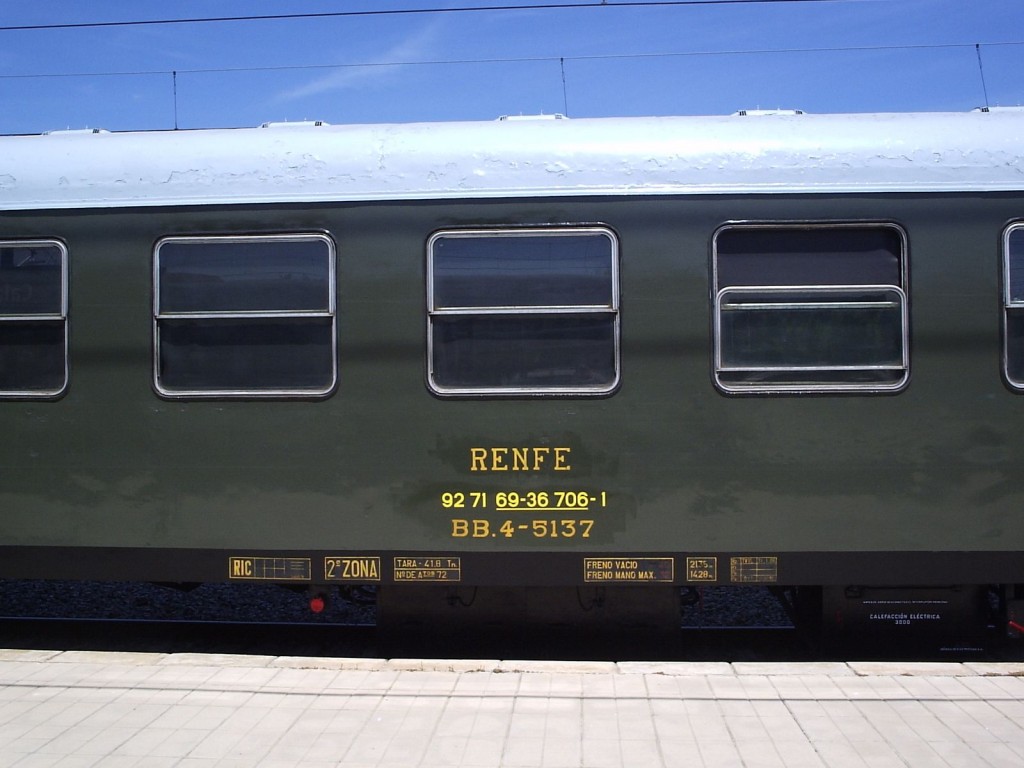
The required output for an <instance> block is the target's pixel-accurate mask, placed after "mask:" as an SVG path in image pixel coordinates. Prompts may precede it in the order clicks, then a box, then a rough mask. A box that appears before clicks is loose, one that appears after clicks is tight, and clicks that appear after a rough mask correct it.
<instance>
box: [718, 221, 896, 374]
mask: <svg viewBox="0 0 1024 768" xmlns="http://www.w3.org/2000/svg"><path fill="white" fill-rule="evenodd" d="M714 255H715V264H714V267H715V279H716V284H715V288H714V290H715V302H716V312H717V316H716V338H715V344H716V349H715V354H716V360H715V363H716V369H715V375H716V378H717V381H718V383H719V385H720V386H721V387H722V388H723V389H726V390H727V391H730V392H781V391H788V392H807V393H810V392H828V391H833V392H834V391H844V390H845V391H850V392H853V391H865V390H868V391H870V390H872V389H873V390H876V391H882V390H887V391H893V390H895V389H897V388H899V387H900V386H902V385H904V384H905V383H906V382H907V380H908V377H909V367H908V360H909V357H908V351H907V343H908V337H907V307H906V294H905V288H904V274H905V270H906V265H905V263H904V259H905V255H904V245H903V237H902V233H901V232H900V230H898V229H896V228H895V227H892V226H886V225H869V226H859V225H855V226H849V225H834V226H832V225H817V226H809V225H808V226H781V225H780V226H760V225H736V226H730V227H726V228H725V229H723V230H721V231H720V232H719V233H718V234H717V235H716V238H715V248H714ZM869 286H870V287H869ZM876 286H878V287H876ZM882 286H892V287H891V288H888V287H882Z"/></svg>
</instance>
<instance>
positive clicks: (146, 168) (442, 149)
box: [0, 110, 1024, 210]
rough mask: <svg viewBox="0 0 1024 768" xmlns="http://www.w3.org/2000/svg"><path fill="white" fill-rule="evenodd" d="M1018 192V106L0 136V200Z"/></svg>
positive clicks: (78, 203) (1023, 154)
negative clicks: (1004, 108)
mask: <svg viewBox="0 0 1024 768" xmlns="http://www.w3.org/2000/svg"><path fill="white" fill-rule="evenodd" d="M1020 190H1024V111H1018V110H1009V111H1005V112H991V113H983V112H970V113H917V114H871V115H868V114H860V115H792V114H768V115H758V116H728V117H666V118H602V119H586V120H550V121H526V120H522V121H519V120H517V121H493V122H481V123H432V124H427V123H411V124H400V125H354V126H327V125H322V126H312V125H310V126H303V127H297V128H293V129H290V130H286V131H282V130H279V129H276V128H251V129H217V130H200V131H166V132H136V133H88V134H81V133H65V134H53V135H43V136H12V137H2V138H0V210H32V209H67V208H117V207H153V206H172V205H203V204H241V203H246V204H258V203H314V202H330V201H338V202H347V201H352V202H364V201H375V200H433V199H450V198H459V199H472V198H501V197H562V196H569V197H573V196H587V195H612V196H621V195H680V194H681V195H697V194H735V193H781V192H793V193H814V192H822V193H825V192H831V193H844V192H850V193H857V192H860V193H867V192H957V191H984V192H997V191H1020Z"/></svg>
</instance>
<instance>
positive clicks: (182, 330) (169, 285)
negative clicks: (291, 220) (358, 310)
mask: <svg viewBox="0 0 1024 768" xmlns="http://www.w3.org/2000/svg"><path fill="white" fill-rule="evenodd" d="M334 262H335V250H334V243H333V241H332V240H331V239H330V238H328V237H326V236H324V235H318V234H298V235H265V236H244V237H243V236H225V237H168V238H164V239H163V240H161V241H160V242H158V243H157V245H156V250H155V254H154V259H153V279H154V283H155V290H154V292H153V295H154V325H153V333H154V348H155V359H154V369H155V370H154V375H155V382H156V389H157V391H158V392H159V393H160V394H161V395H164V396H167V397H318V396H323V395H326V394H328V393H330V392H331V390H333V388H334V383H335V380H336V378H337V354H336V349H337V343H336V331H335V289H334V284H335V280H334V274H335V263H334Z"/></svg>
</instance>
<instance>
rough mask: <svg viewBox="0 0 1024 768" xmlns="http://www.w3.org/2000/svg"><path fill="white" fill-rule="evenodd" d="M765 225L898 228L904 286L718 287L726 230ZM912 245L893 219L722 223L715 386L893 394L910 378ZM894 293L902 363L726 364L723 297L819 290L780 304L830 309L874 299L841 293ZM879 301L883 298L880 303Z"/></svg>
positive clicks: (714, 266) (715, 278)
mask: <svg viewBox="0 0 1024 768" xmlns="http://www.w3.org/2000/svg"><path fill="white" fill-rule="evenodd" d="M755 229H756V230H763V231H770V230H774V231H778V232H784V231H789V232H799V231H818V232H821V231H828V230H841V231H850V230H856V229H860V230H881V229H887V230H891V231H892V232H894V233H895V234H896V235H897V236H898V238H899V248H900V250H899V253H898V254H897V257H898V259H899V267H898V272H899V280H900V285H893V284H887V283H863V284H861V283H850V282H847V283H834V284H793V285H778V284H770V283H761V284H752V285H746V284H742V285H728V286H724V287H719V238H720V236H721V235H722V234H723V233H727V232H732V231H737V230H755ZM909 261H910V259H909V247H908V239H907V234H906V231H905V230H904V229H903V227H901V226H900V225H898V224H896V223H893V222H888V221H857V222H849V221H735V222H728V223H726V224H723V225H722V226H720V227H719V228H718V229H717V230H716V231H715V233H714V235H713V236H712V240H711V286H710V288H711V291H710V293H711V313H712V336H713V338H712V376H713V379H714V384H715V387H716V388H717V389H718V390H719V391H721V392H723V393H724V394H728V395H747V394H750V395H835V394H893V393H897V392H900V391H902V390H903V389H905V388H906V387H907V385H908V384H909V383H910V292H909V283H908V279H909ZM884 292H892V293H895V294H896V295H897V296H898V297H899V303H900V305H899V310H900V340H899V341H900V348H901V350H900V362H899V364H897V365H885V364H879V365H788V366H787V365H777V366H767V365H766V366H727V365H725V364H724V363H723V357H724V355H723V348H722V347H723V338H722V334H723V331H722V325H723V322H722V311H723V310H722V307H723V304H724V301H723V300H724V299H725V298H726V297H727V296H729V295H730V294H742V293H760V294H770V293H778V294H779V295H783V294H788V295H789V296H791V297H793V296H796V295H798V294H800V293H805V294H808V295H814V296H815V297H819V298H816V299H815V300H812V301H809V302H798V301H793V300H790V301H788V302H780V303H779V304H778V307H779V309H787V308H788V309H793V308H799V307H803V306H806V307H807V308H814V307H815V305H819V306H820V307H821V308H825V306H826V305H831V304H834V305H835V306H836V307H837V308H839V307H842V306H844V305H848V306H850V307H855V305H856V304H858V303H861V304H863V305H864V306H865V308H868V307H867V305H868V304H871V303H872V302H855V301H854V302H848V303H847V302H843V301H841V300H840V298H839V297H841V296H842V294H851V295H853V294H863V293H884ZM821 296H831V297H832V298H830V299H829V300H827V301H822V300H821V299H820V297H821ZM875 303H876V304H878V305H879V306H880V305H881V303H879V302H875ZM886 370H889V371H902V376H899V378H897V379H896V380H894V381H892V382H856V381H827V380H825V378H826V377H822V378H821V379H819V380H818V381H813V380H812V381H796V380H794V381H792V382H786V381H767V382H750V383H736V382H733V381H724V380H723V374H726V373H738V372H742V371H750V372H778V373H800V372H807V373H813V372H815V371H819V372H821V373H837V374H841V373H842V372H843V371H850V372H851V373H853V372H856V371H886Z"/></svg>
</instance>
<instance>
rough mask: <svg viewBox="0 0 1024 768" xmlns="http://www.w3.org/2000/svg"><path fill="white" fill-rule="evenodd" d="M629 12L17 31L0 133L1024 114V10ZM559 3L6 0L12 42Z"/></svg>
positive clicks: (4, 73)
mask: <svg viewBox="0 0 1024 768" xmlns="http://www.w3.org/2000/svg"><path fill="white" fill-rule="evenodd" d="M621 1H622V0H606V5H605V6H600V5H599V4H600V0H576V2H577V4H578V5H579V6H581V7H573V8H561V9H530V10H496V11H486V12H448V13H438V14H395V15H375V16H347V17H342V18H319V19H288V20H275V21H241V22H217V23H196V24H174V25H138V26H125V27H105V28H85V29H81V28H80V29H40V30H0V133H4V134H9V133H39V132H42V131H47V130H54V129H61V128H86V127H90V128H95V127H101V128H107V129H110V130H140V129H168V128H173V127H175V120H177V125H178V127H180V128H207V127H235V126H251V125H258V124H259V123H262V122H264V121H272V120H290V121H295V120H305V119H319V120H325V121H328V122H331V123H336V124H337V123H374V122H414V121H438V120H441V121H443V120H490V119H493V118H495V117H497V116H499V115H503V114H538V113H553V112H566V113H567V114H569V116H571V117H601V116H619V115H687V114H728V113H731V112H734V111H736V110H738V109H755V108H762V109H765V108H799V109H803V110H805V111H808V112H819V113H820V112H872V111H918V110H921V111H942V110H954V111H963V110H969V109H971V108H974V107H978V106H982V105H983V104H984V103H985V90H986V89H987V95H988V102H989V103H990V104H991V105H993V106H996V105H1002V106H1017V105H1024V77H1021V73H1022V71H1024V66H1022V65H1024V2H1022V0H970V1H968V0H824V1H819V0H803V1H802V2H784V1H781V0H780V1H777V2H770V3H750V2H731V3H721V4H715V5H685V6H684V5H673V6H664V7H650V6H645V7H619V8H616V7H614V6H615V3H616V2H621ZM544 2H545V0H287V1H286V0H216V2H214V1H213V0H180V1H179V2H176V3H169V2H166V0H90V2H82V1H81V0H38V1H37V2H34V3H31V4H30V3H22V2H18V0H0V27H12V26H19V25H46V24H66V23H81V22H110V21H137V20H150V19H166V18H198V17H223V16H235V15H240V16H243V15H244V16H251V15H258V14H303V13H331V12H338V11H359V10H371V11H380V10H386V9H427V8H456V7H458V8H465V7H469V6H479V5H488V6H499V5H501V6H508V5H527V4H531V5H541V4H544ZM564 2H565V0H561V3H563V4H564ZM568 2H570V3H571V2H573V0H568ZM595 5H597V6H598V7H593V6H595ZM976 44H980V45H981V48H980V51H981V61H982V65H983V68H984V86H985V87H984V88H983V84H982V75H981V72H980V71H979V65H978V64H979V62H978V53H977V51H976V49H975V45H976ZM836 49H839V50H836ZM172 72H177V77H176V86H177V98H176V99H175V93H174V86H175V78H174V76H172V74H171V73H172ZM563 75H564V80H563ZM563 83H564V85H563Z"/></svg>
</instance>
